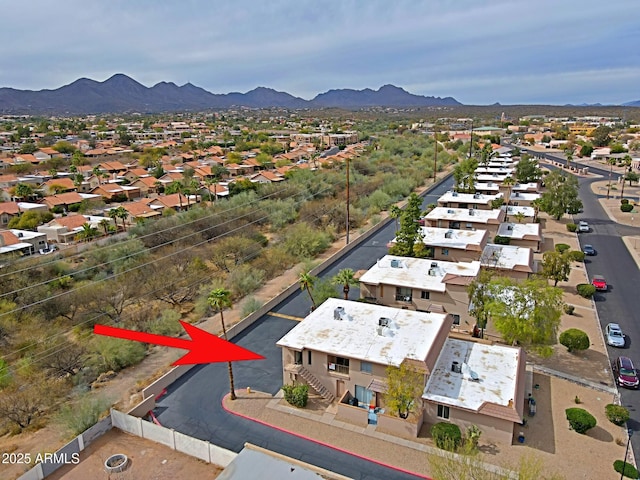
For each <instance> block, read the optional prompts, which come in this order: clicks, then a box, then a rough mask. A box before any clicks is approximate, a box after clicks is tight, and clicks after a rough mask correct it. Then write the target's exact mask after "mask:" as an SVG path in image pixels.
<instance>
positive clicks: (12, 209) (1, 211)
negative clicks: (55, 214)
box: [0, 202, 49, 228]
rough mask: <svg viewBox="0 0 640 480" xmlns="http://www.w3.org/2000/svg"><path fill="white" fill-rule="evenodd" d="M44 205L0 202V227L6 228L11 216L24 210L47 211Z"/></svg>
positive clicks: (15, 215) (17, 214)
mask: <svg viewBox="0 0 640 480" xmlns="http://www.w3.org/2000/svg"><path fill="white" fill-rule="evenodd" d="M48 211H49V209H48V208H47V206H46V205H42V204H41V203H29V202H2V203H0V228H6V227H7V225H8V224H9V222H10V221H11V219H12V218H14V217H17V216H19V215H21V214H22V213H25V212H48Z"/></svg>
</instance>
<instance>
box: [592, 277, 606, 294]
mask: <svg viewBox="0 0 640 480" xmlns="http://www.w3.org/2000/svg"><path fill="white" fill-rule="evenodd" d="M591 285H593V286H594V287H596V290H598V291H599V292H606V291H607V281H606V280H605V279H604V277H603V276H602V275H594V276H593V279H592V280H591Z"/></svg>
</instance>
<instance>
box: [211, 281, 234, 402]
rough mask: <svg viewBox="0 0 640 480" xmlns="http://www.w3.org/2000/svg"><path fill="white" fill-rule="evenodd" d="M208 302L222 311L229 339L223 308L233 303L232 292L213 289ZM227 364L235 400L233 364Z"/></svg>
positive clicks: (225, 334)
mask: <svg viewBox="0 0 640 480" xmlns="http://www.w3.org/2000/svg"><path fill="white" fill-rule="evenodd" d="M207 302H208V303H209V305H211V308H213V310H214V311H216V312H220V322H221V323H222V336H223V338H224V339H225V340H227V327H226V326H225V324H224V314H223V310H224V309H225V308H230V307H231V305H232V303H231V292H230V291H229V290H226V289H224V288H216V289H214V290H211V293H209V297H208V298H207ZM227 365H228V369H229V389H230V392H229V395H230V396H229V398H230V399H231V400H235V399H236V389H235V387H234V384H233V367H232V365H231V362H227Z"/></svg>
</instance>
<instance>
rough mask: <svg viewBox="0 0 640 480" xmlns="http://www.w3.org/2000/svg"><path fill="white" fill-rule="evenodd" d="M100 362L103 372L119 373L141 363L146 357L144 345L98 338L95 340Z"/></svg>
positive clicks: (115, 339) (109, 338) (117, 339)
mask: <svg viewBox="0 0 640 480" xmlns="http://www.w3.org/2000/svg"><path fill="white" fill-rule="evenodd" d="M94 342H95V343H94V345H95V350H96V353H97V356H98V359H97V360H98V362H99V363H100V364H101V365H102V367H103V370H102V371H105V372H106V371H109V370H113V371H114V372H117V371H118V370H122V369H123V368H126V367H128V366H129V365H135V364H136V363H139V362H140V361H141V360H142V359H143V358H144V356H145V355H146V352H147V349H146V348H145V346H144V344H142V343H138V342H132V341H130V340H121V339H119V338H111V337H98V338H95V340H94Z"/></svg>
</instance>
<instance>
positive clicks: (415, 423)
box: [277, 298, 525, 444]
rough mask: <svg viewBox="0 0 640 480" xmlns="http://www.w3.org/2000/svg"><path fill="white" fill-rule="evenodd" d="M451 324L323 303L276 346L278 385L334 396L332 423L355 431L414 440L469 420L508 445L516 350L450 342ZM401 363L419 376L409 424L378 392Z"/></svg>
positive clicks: (437, 316)
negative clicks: (442, 424) (426, 427)
mask: <svg viewBox="0 0 640 480" xmlns="http://www.w3.org/2000/svg"><path fill="white" fill-rule="evenodd" d="M451 326H452V319H451V316H450V315H445V314H442V313H426V312H418V311H414V310H403V309H398V308H392V307H386V306H381V305H372V304H368V303H364V302H350V301H347V300H341V299H336V298H330V299H328V300H326V301H325V302H324V303H322V304H321V305H319V306H318V308H316V309H315V310H314V311H313V312H311V313H310V314H309V315H308V316H307V317H306V318H305V319H304V320H303V321H302V322H299V323H298V324H297V325H296V326H294V327H293V329H291V330H290V331H289V332H288V333H287V334H285V335H284V336H283V337H282V338H281V339H280V340H279V341H278V342H277V345H278V346H279V347H281V348H282V365H283V382H284V383H285V384H294V383H308V384H310V385H311V386H312V388H314V389H316V390H317V391H318V392H319V393H320V394H321V395H323V396H325V397H326V398H328V399H331V400H333V399H337V405H336V407H337V413H336V419H337V420H343V421H348V422H350V423H356V424H357V425H361V426H362V427H367V426H368V425H369V426H370V427H371V428H373V429H376V428H378V426H379V427H381V428H383V429H384V430H385V431H387V432H388V431H402V432H403V433H404V435H406V434H407V433H408V432H411V434H412V435H415V436H417V435H418V432H419V430H420V427H421V426H422V425H423V423H426V424H434V423H436V422H438V421H442V420H443V419H444V420H446V421H449V422H451V423H455V424H458V425H460V427H461V428H462V429H463V430H464V428H465V427H466V425H468V422H469V421H470V420H473V421H472V423H473V424H475V425H477V426H478V427H479V428H480V430H481V431H482V432H483V438H486V439H487V440H489V441H496V442H500V443H503V444H511V441H512V437H513V431H514V429H515V428H517V427H518V426H519V424H520V423H521V421H522V415H523V410H524V392H525V386H524V379H525V370H524V369H525V355H524V353H523V351H522V350H521V349H519V348H513V347H504V346H498V345H488V344H485V343H474V342H471V341H466V340H457V339H454V338H449V337H448V334H449V332H450V330H451ZM463 354H464V355H463ZM445 361H446V362H447V363H446V364H445ZM402 364H406V365H409V366H411V367H413V368H414V369H415V370H416V371H418V372H419V373H421V374H422V380H421V385H422V386H423V394H422V398H421V405H420V406H419V408H418V411H417V414H416V415H415V416H414V417H410V418H409V419H408V420H400V419H399V418H398V417H397V415H395V412H386V411H385V402H384V395H383V393H384V392H385V391H386V388H387V387H386V385H387V383H386V382H387V367H389V366H394V367H398V366H400V365H402ZM445 366H446V367H447V368H445ZM485 390H488V391H486V392H485ZM462 391H464V392H465V394H464V395H462V394H459V393H460V392H462ZM398 423H401V424H402V427H400V428H398V427H397V424H398ZM394 425H396V427H395V428H394Z"/></svg>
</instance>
